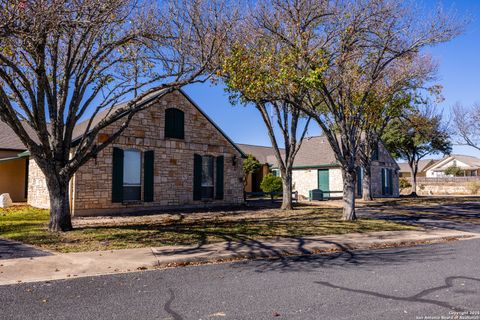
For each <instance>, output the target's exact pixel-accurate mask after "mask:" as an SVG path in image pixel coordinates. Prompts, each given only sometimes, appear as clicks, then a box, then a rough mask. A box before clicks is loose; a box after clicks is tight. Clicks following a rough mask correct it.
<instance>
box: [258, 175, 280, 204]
mask: <svg viewBox="0 0 480 320" xmlns="http://www.w3.org/2000/svg"><path fill="white" fill-rule="evenodd" d="M260 188H261V189H262V191H263V192H266V193H273V192H282V189H283V187H282V178H280V177H276V176H274V175H273V174H271V173H269V174H267V175H266V176H265V177H263V180H262V182H261V183H260ZM273 196H274V195H273V194H270V197H271V198H272V200H273Z"/></svg>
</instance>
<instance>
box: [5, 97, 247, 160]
mask: <svg viewBox="0 0 480 320" xmlns="http://www.w3.org/2000/svg"><path fill="white" fill-rule="evenodd" d="M178 91H179V92H180V93H181V94H182V95H183V96H184V97H185V98H186V99H187V100H188V101H189V102H190V103H191V104H192V105H193V106H194V107H195V108H196V109H197V110H198V111H199V112H200V113H201V114H202V115H203V116H204V117H205V118H206V119H207V120H208V121H209V122H210V123H211V124H212V125H213V126H214V127H215V128H216V129H217V130H218V131H219V132H220V133H221V134H222V135H223V137H224V138H225V139H226V140H227V141H228V142H230V144H231V145H232V146H233V147H234V148H235V149H236V150H237V151H238V152H239V153H240V154H241V155H242V156H245V154H244V153H243V152H242V150H241V149H240V148H238V146H237V145H236V144H235V143H234V142H233V141H232V139H230V138H229V137H228V136H227V135H226V134H225V132H223V131H222V129H220V127H219V126H218V125H217V124H216V123H215V122H213V120H212V119H210V117H209V116H208V115H207V114H206V113H205V112H204V111H203V110H202V109H201V108H200V107H199V106H198V105H197V104H196V103H195V102H194V101H193V100H192V99H191V98H190V97H189V96H188V95H187V94H186V93H185V92H184V91H183V90H181V89H178ZM168 92H171V91H170V90H159V91H156V92H153V93H151V94H149V95H147V96H145V97H144V98H143V99H142V100H140V101H139V102H138V104H139V105H147V104H149V103H152V102H153V101H155V100H156V99H158V98H160V97H161V96H163V95H164V94H166V93H168ZM127 103H128V101H127V102H124V103H121V104H119V105H116V106H114V107H112V108H108V109H106V110H103V111H101V112H99V113H98V114H97V115H96V116H95V117H94V118H93V120H92V123H91V126H90V128H93V127H95V125H97V124H98V123H99V122H100V121H102V119H104V118H105V117H106V116H108V115H109V114H110V113H112V112H114V111H115V110H117V109H119V108H122V107H124V106H125V105H126V104H127ZM126 114H127V113H125V115H126ZM90 119H91V118H88V119H86V120H84V121H82V122H80V123H78V124H77V125H76V126H75V128H74V129H73V142H75V141H78V139H80V138H81V137H82V136H83V134H84V133H85V130H86V129H87V127H88V123H89V121H90ZM25 129H26V130H28V131H29V134H30V135H31V136H35V133H34V131H33V129H31V128H30V126H28V125H25ZM0 149H8V150H19V151H23V150H26V148H25V146H24V145H23V143H22V141H21V140H20V139H19V138H18V137H17V135H16V134H15V132H14V131H13V130H12V129H11V128H10V127H9V126H8V125H7V124H6V123H4V122H2V121H1V120H0Z"/></svg>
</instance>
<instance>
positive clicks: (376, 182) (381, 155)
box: [371, 145, 400, 198]
mask: <svg viewBox="0 0 480 320" xmlns="http://www.w3.org/2000/svg"><path fill="white" fill-rule="evenodd" d="M382 168H386V169H391V170H392V171H393V194H392V195H389V196H386V195H383V194H382V172H381V170H382ZM399 174H400V170H399V167H398V165H397V163H396V162H395V160H394V159H393V158H392V155H391V154H390V153H389V152H388V151H387V149H385V147H383V145H380V146H379V148H378V161H372V168H371V175H372V181H371V183H372V196H373V197H374V198H375V197H377V198H382V197H394V198H397V197H399V196H400V190H399V188H398V179H399Z"/></svg>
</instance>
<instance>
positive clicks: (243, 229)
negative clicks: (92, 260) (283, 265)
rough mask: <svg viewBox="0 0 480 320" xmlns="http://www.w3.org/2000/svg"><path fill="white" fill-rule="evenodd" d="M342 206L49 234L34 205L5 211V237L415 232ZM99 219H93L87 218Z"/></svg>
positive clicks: (170, 239) (97, 243)
mask: <svg viewBox="0 0 480 320" xmlns="http://www.w3.org/2000/svg"><path fill="white" fill-rule="evenodd" d="M340 214H341V209H339V208H320V207H300V209H296V210H292V211H288V212H284V211H280V210H277V209H262V210H258V211H252V210H250V211H232V212H223V213H220V214H219V213H216V214H215V213H214V214H209V213H205V214H184V215H183V214H179V213H175V214H170V215H168V214H166V215H158V218H157V216H153V217H152V216H145V217H133V218H131V219H130V218H127V219H123V220H121V221H120V222H119V221H116V220H112V221H113V222H108V219H104V220H105V221H104V220H101V221H100V223H94V224H93V225H92V224H88V223H83V224H82V223H81V222H82V220H79V222H75V225H77V227H76V228H75V230H74V231H72V232H67V233H49V232H48V231H47V224H48V212H47V210H41V209H33V208H31V207H13V208H9V209H0V237H2V238H8V239H14V240H18V241H21V242H23V243H27V244H31V245H35V246H38V247H42V248H45V249H48V250H53V251H58V252H79V251H94V250H109V249H124V248H138V247H147V246H155V247H159V246H165V245H197V244H203V243H211V242H218V241H239V240H244V239H264V238H273V237H300V236H314V235H329V234H344V233H352V232H372V231H383V230H413V229H415V228H414V227H412V226H408V225H404V224H399V223H393V222H387V221H383V220H375V219H360V220H358V221H355V222H346V221H341V220H340ZM87 221H94V222H95V219H94V220H87Z"/></svg>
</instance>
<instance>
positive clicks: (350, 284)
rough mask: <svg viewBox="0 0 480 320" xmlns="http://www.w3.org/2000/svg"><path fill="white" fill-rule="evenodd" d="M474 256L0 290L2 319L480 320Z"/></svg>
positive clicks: (398, 253)
mask: <svg viewBox="0 0 480 320" xmlns="http://www.w3.org/2000/svg"><path fill="white" fill-rule="evenodd" d="M479 252H480V239H475V240H464V241H452V242H448V243H445V244H439V245H424V246H418V247H412V248H395V249H384V250H372V251H361V252H359V251H355V252H344V253H338V254H332V255H317V256H310V257H297V258H289V259H284V260H270V261H266V260H258V261H250V262H240V263H228V264H217V265H203V266H190V267H180V268H176V269H164V270H156V271H145V272H137V273H129V274H117V275H109V276H100V277H90V278H79V279H72V280H59V281H52V282H47V283H45V282H43V283H29V284H17V285H10V286H1V287H0V308H1V312H0V318H2V319H29V320H31V319H175V320H177V319H435V317H438V319H440V317H449V316H452V319H453V318H454V317H453V316H454V315H461V314H463V315H467V314H468V313H469V312H470V313H471V314H470V316H472V318H468V319H480V315H477V316H476V315H475V312H479V311H480V254H479ZM456 312H459V313H456ZM428 317H430V318H428ZM445 319H446V318H445ZM460 319H462V318H460ZM465 319H467V318H465Z"/></svg>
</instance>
